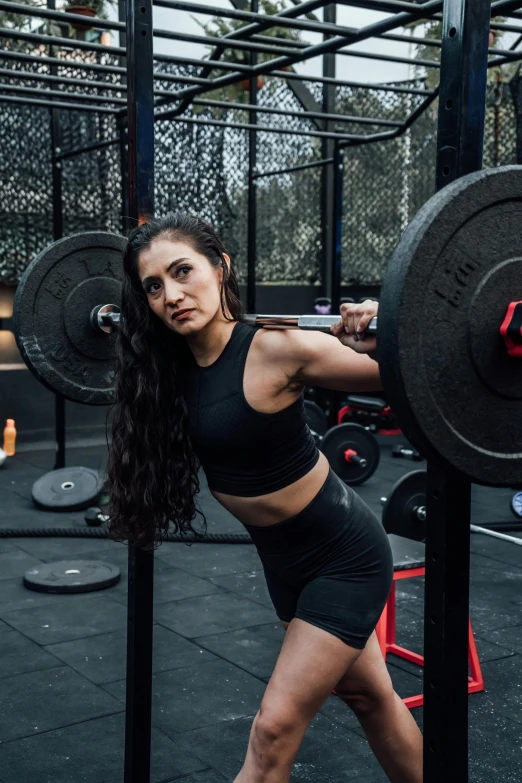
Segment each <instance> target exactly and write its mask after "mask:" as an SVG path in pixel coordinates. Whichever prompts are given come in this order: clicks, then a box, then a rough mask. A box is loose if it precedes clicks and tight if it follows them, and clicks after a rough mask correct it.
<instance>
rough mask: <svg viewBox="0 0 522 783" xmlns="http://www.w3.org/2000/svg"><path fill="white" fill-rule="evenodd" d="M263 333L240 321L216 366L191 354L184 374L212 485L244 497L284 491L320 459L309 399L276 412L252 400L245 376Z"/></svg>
mask: <svg viewBox="0 0 522 783" xmlns="http://www.w3.org/2000/svg"><path fill="white" fill-rule="evenodd" d="M258 328H259V327H258ZM257 330H258V329H257V328H256V327H252V326H247V325H246V324H243V323H241V322H239V321H238V322H237V323H236V325H235V326H234V329H233V331H232V335H231V337H230V340H229V341H228V343H227V344H226V346H225V348H224V349H223V351H222V353H221V354H220V356H219V357H218V358H217V359H216V361H215V362H214V363H213V364H211V365H209V366H208V367H199V365H198V364H197V362H196V360H195V359H194V357H193V356H192V354H191V353H190V352H189V353H190V357H189V361H188V363H187V366H186V367H185V368H184V369H183V371H182V373H181V375H182V384H183V392H184V397H185V400H186V403H187V408H188V413H189V420H190V434H191V438H192V443H193V446H194V450H195V452H196V454H197V456H198V458H199V460H200V462H201V465H202V467H203V470H204V471H205V474H206V477H207V481H208V485H209V487H210V489H211V490H213V491H215V492H222V493H225V494H228V495H237V496H240V497H256V496H257V495H266V494H268V493H269V492H276V491H277V490H279V489H283V487H287V486H289V485H290V484H292V483H293V482H295V481H297V480H298V479H300V478H301V477H302V476H304V475H305V474H306V473H308V472H309V471H310V470H311V469H312V468H313V467H314V465H315V464H316V463H317V461H318V459H319V451H318V449H317V446H316V445H315V441H314V438H313V436H312V434H311V432H310V429H309V427H308V425H307V422H306V415H305V409H304V400H303V395H301V397H299V399H298V400H296V401H295V402H294V403H292V404H291V405H289V406H288V407H287V408H284V409H283V410H281V411H277V412H276V413H261V412H260V411H256V410H254V408H252V407H251V406H250V405H249V404H248V402H247V401H246V398H245V395H244V392H243V375H244V370H245V363H246V358H247V355H248V350H249V348H250V344H251V342H252V339H253V337H254V335H255V333H256V332H257Z"/></svg>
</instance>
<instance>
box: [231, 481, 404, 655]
mask: <svg viewBox="0 0 522 783" xmlns="http://www.w3.org/2000/svg"><path fill="white" fill-rule="evenodd" d="M245 527H246V529H247V530H248V532H249V534H250V536H251V537H252V540H253V542H254V544H255V545H256V548H257V551H258V553H259V556H260V558H261V561H262V563H263V568H264V571H265V576H266V581H267V585H268V590H269V592H270V597H271V599H272V602H273V604H274V607H275V610H276V612H277V615H278V617H279V618H280V619H281V620H284V621H286V622H290V620H292V619H293V618H294V617H298V618H299V619H301V620H304V621H305V622H307V623H310V624H311V625H315V626H317V627H318V628H322V629H323V630H325V631H328V632H329V633H331V634H333V635H334V636H337V637H338V638H339V639H341V640H342V641H343V642H345V643H346V644H348V645H350V647H355V648H356V649H358V650H362V649H363V648H364V647H365V645H366V642H367V641H368V638H369V637H370V635H371V633H372V631H373V630H374V629H375V626H376V625H377V622H378V621H379V618H380V616H381V613H382V611H383V609H384V606H385V604H386V601H387V599H388V595H389V593H390V589H391V585H392V580H393V559H392V554H391V548H390V544H389V541H388V536H387V535H386V532H385V531H384V528H383V527H382V525H381V523H380V522H379V520H378V519H377V517H376V516H375V514H374V513H373V512H372V511H371V510H370V509H369V508H368V506H367V505H366V503H364V501H363V500H361V498H359V496H358V495H356V494H355V492H354V491H353V489H352V488H351V487H348V486H347V485H346V484H344V482H343V481H341V479H340V478H339V477H338V476H337V475H336V474H335V473H334V472H333V471H332V470H330V472H329V474H328V477H327V479H326V481H325V483H324V484H323V486H322V487H321V489H320V490H319V492H318V493H317V495H316V496H315V497H314V498H313V500H312V501H311V502H310V503H309V504H308V505H307V506H306V507H305V508H304V509H303V510H302V511H301V512H300V513H299V514H296V516H294V517H290V519H285V520H283V521H282V522H277V523H276V524H274V525H269V526H268V527H258V526H253V525H245Z"/></svg>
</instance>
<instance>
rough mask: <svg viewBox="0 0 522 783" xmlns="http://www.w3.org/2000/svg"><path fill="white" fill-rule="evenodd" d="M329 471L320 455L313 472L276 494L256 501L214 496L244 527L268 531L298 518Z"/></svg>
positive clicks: (255, 499)
mask: <svg viewBox="0 0 522 783" xmlns="http://www.w3.org/2000/svg"><path fill="white" fill-rule="evenodd" d="M329 470H330V466H329V463H328V460H327V459H326V457H325V456H324V454H322V453H321V454H320V455H319V460H318V461H317V463H316V464H315V465H314V467H313V468H312V470H310V471H309V472H308V473H307V474H306V475H304V476H302V477H301V478H300V479H298V480H297V481H294V483H293V484H290V485H289V486H288V487H283V489H279V490H277V492H270V493H269V494H268V495H260V496H259V497H254V498H243V497H238V496H236V495H226V494H223V493H221V492H212V495H213V496H214V497H215V498H216V500H217V501H218V503H220V504H221V505H222V506H223V507H224V508H226V510H227V511H229V512H230V513H231V514H232V515H233V516H235V517H236V519H239V521H240V522H242V523H243V524H244V525H257V526H258V527H268V526H269V525H274V524H275V523H276V522H282V521H283V520H284V519H288V518H289V517H293V516H295V515H296V514H299V512H300V511H302V510H303V508H305V507H306V506H307V505H308V504H309V503H310V501H311V500H313V499H314V497H315V496H316V495H317V493H318V492H319V490H320V489H321V487H322V486H323V484H324V482H325V481H326V477H327V476H328V471H329Z"/></svg>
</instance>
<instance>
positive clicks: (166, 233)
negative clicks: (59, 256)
mask: <svg viewBox="0 0 522 783" xmlns="http://www.w3.org/2000/svg"><path fill="white" fill-rule="evenodd" d="M155 239H168V240H171V241H173V242H174V241H177V242H186V243H187V244H188V245H190V246H191V247H192V248H193V249H194V250H195V251H196V252H197V253H200V254H201V255H203V256H205V257H206V258H207V259H208V261H209V263H210V264H211V265H212V266H213V267H214V268H216V269H217V268H219V267H221V268H222V269H223V282H222V285H221V310H222V313H223V315H224V316H225V318H226V319H227V320H230V321H236V320H239V319H240V318H241V314H242V307H241V302H240V299H239V287H238V283H237V279H236V275H235V273H234V271H233V269H229V267H228V265H227V263H226V261H225V259H224V257H223V254H224V253H225V248H224V246H223V244H222V242H221V240H220V239H219V237H218V236H217V234H216V232H215V231H214V229H213V228H212V226H211V225H209V223H207V222H206V221H205V220H203V219H202V218H199V217H195V216H193V215H190V214H187V213H186V212H176V213H171V214H168V215H166V216H165V217H163V218H160V219H158V220H152V221H150V222H148V223H144V224H143V225H141V226H139V227H137V228H135V229H134V230H133V231H132V232H131V234H130V235H129V237H128V244H127V248H126V251H125V253H124V257H123V291H122V316H123V318H122V324H121V328H120V329H119V335H118V339H117V364H116V400H115V403H114V406H113V421H112V443H111V445H110V448H109V463H108V469H107V475H108V484H109V487H108V488H109V496H110V502H109V519H110V521H109V524H108V530H109V535H110V537H111V538H112V539H114V540H115V541H130V542H132V543H133V544H134V545H135V546H138V547H142V548H144V549H151V548H154V547H155V544H156V543H157V542H160V541H161V539H162V538H163V537H164V536H165V535H166V534H167V532H168V530H169V525H170V524H172V526H173V531H174V532H181V533H183V534H187V536H188V539H189V540H194V539H197V538H199V537H201V536H202V535H204V532H205V531H206V520H205V517H204V515H203V514H202V513H201V512H200V511H199V510H198V509H197V508H196V503H195V495H197V493H198V492H199V480H198V469H199V461H198V459H197V457H196V455H195V453H194V451H193V448H192V444H191V441H190V436H189V429H188V417H187V407H186V404H185V400H184V398H183V396H182V393H181V387H180V382H179V374H180V372H182V371H183V363H184V360H185V358H186V357H187V355H188V353H187V352H188V351H189V348H188V345H187V343H186V341H185V339H184V338H183V337H182V336H180V335H177V334H175V333H174V332H173V331H172V330H170V329H169V328H168V327H167V326H165V324H164V323H163V322H162V321H161V320H160V319H159V318H158V317H157V316H155V315H154V313H153V312H152V310H151V309H150V307H149V305H148V302H147V295H146V293H145V291H144V290H143V287H142V285H141V282H140V278H139V275H138V260H139V256H140V253H141V252H142V251H143V250H145V249H147V248H149V247H150V245H151V243H152V242H153V241H154V240H155ZM198 513H199V514H201V516H202V519H203V525H202V531H201V530H197V529H196V528H195V527H193V524H192V523H193V520H194V519H195V517H196V515H197V514H198Z"/></svg>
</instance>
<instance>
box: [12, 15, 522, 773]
mask: <svg viewBox="0 0 522 783" xmlns="http://www.w3.org/2000/svg"><path fill="white" fill-rule="evenodd" d="M232 2H233V0H232ZM292 2H293V6H292V7H290V8H288V9H286V10H285V11H283V12H282V13H280V14H278V15H276V16H273V17H265V16H264V15H262V14H259V13H258V4H257V2H256V0H252V9H251V10H250V11H246V10H245V6H246V5H247V3H246V2H243V1H242V0H236V2H233V5H234V6H235V8H234V9H230V10H226V11H225V10H222V9H220V12H221V11H222V15H223V16H227V17H228V18H234V19H240V20H243V21H248V22H250V24H249V25H248V26H247V27H244V28H242V29H241V30H238V31H236V32H234V33H232V34H230V35H228V36H227V37H226V42H225V39H217V38H213V37H210V36H199V35H198V36H196V35H192V34H185V33H176V32H173V31H170V30H154V29H153V24H152V12H153V6H152V2H151V0H127V3H126V6H125V9H124V10H125V23H124V22H123V17H122V18H121V19H120V21H119V22H112V21H107V20H103V19H97V18H94V19H92V20H90V22H91V24H92V25H93V26H95V27H98V28H100V29H112V30H115V31H117V32H118V33H119V34H120V46H117V47H112V46H111V47H105V46H101V45H99V44H93V43H87V42H83V41H74V42H72V41H71V40H70V39H67V38H61V37H57V36H52V35H46V34H42V33H35V32H30V33H28V32H20V31H13V30H0V36H2V37H3V38H9V39H13V40H16V41H27V42H32V43H35V44H39V45H41V46H46V47H49V56H47V57H38V58H36V57H33V56H32V55H27V54H25V53H19V52H13V51H9V50H5V49H4V50H2V51H0V56H1V57H4V58H5V59H7V60H11V61H13V60H15V61H17V65H19V66H21V65H22V64H23V63H24V62H29V61H30V62H38V63H39V64H42V65H48V66H49V68H50V72H49V74H33V73H31V74H30V73H28V72H24V71H19V70H16V71H11V70H9V72H8V73H6V70H8V69H5V70H2V72H1V73H0V76H2V78H3V79H4V80H5V79H7V78H10V79H13V78H15V79H16V78H17V79H21V78H23V79H32V80H33V79H34V80H35V81H40V82H43V83H44V84H48V85H50V87H49V89H47V90H46V92H47V96H45V97H43V96H42V91H41V90H37V91H36V92H38V95H39V97H35V95H36V92H35V91H34V88H28V87H22V86H20V85H16V84H15V85H12V84H8V83H7V82H5V81H4V82H3V83H2V85H1V89H2V92H1V93H0V100H1V101H4V102H9V103H19V104H25V105H27V104H28V105H35V106H44V107H48V108H50V109H51V111H52V129H53V153H52V154H53V164H54V165H53V195H54V206H55V216H54V217H55V219H54V233H55V238H58V237H59V236H61V230H62V223H61V203H60V204H58V202H59V201H60V188H61V182H60V170H61V169H60V164H61V160H63V159H64V158H65V157H70V156H72V155H74V154H77V153H78V152H81V151H85V149H86V148H83V150H74V151H71V152H67V153H66V154H64V153H63V152H62V150H61V147H60V143H59V141H60V122H59V114H60V111H61V110H64V109H68V110H80V111H96V112H103V113H110V114H114V115H115V116H116V117H117V119H118V122H119V128H120V135H119V136H118V138H113V139H107V140H104V141H103V142H99V143H98V144H96V145H90V146H89V149H95V148H100V147H101V145H105V146H106V145H109V144H116V143H119V144H120V145H122V146H124V145H125V139H124V138H123V131H124V130H126V133H127V139H126V143H127V145H128V167H127V170H126V173H127V176H128V194H127V196H128V206H127V209H126V214H128V215H130V217H131V218H132V219H133V220H137V221H139V222H141V221H144V220H147V219H148V218H150V217H151V216H152V215H153V213H154V187H153V184H154V123H155V121H157V120H158V119H172V120H179V121H183V122H191V123H193V124H205V125H215V126H221V125H223V124H224V125H225V126H228V127H240V128H242V129H244V130H248V131H249V136H250V151H249V154H250V157H249V162H250V166H249V179H248V181H249V202H248V203H249V221H248V223H249V242H248V245H249V266H248V286H247V292H248V295H247V307H248V309H249V310H250V311H253V310H255V189H254V185H255V181H256V180H257V179H258V178H259V177H261V176H267V175H268V173H274V172H268V173H260V172H258V171H256V156H255V134H256V133H258V132H260V131H267V132H273V133H281V132H282V131H281V129H278V128H271V127H270V126H262V125H260V124H258V122H257V116H258V114H259V113H263V114H274V115H277V114H279V115H286V116H290V115H291V112H289V111H288V110H284V109H275V110H271V111H270V112H267V111H266V107H262V106H260V105H258V103H257V88H256V84H257V77H258V76H260V75H267V76H269V77H275V78H280V79H285V80H286V81H287V82H288V83H289V84H293V85H294V87H295V85H297V84H299V83H300V82H301V83H302V82H317V83H319V84H322V85H323V102H322V106H321V108H320V110H319V111H316V110H314V109H310V108H306V105H305V106H304V110H303V112H299V115H300V116H302V117H303V118H304V119H309V120H311V121H312V122H314V124H315V125H316V128H317V130H316V129H315V128H314V129H312V130H311V131H307V132H305V135H309V136H316V137H318V138H320V139H321V140H322V144H323V157H322V159H321V160H320V161H314V162H313V163H309V164H303V165H302V166H297V167H292V169H283V170H281V171H282V172H284V171H290V170H297V169H301V168H305V167H306V168H308V167H312V166H322V167H323V172H324V175H323V225H324V226H326V227H327V228H328V226H329V229H328V230H326V231H325V232H324V234H323V236H324V238H325V257H326V263H325V265H324V270H325V272H327V271H329V273H330V280H329V281H327V287H328V289H329V291H330V292H331V294H332V299H333V305H334V307H335V306H337V305H338V303H339V298H340V260H341V257H340V249H341V243H340V240H341V214H342V212H341V205H342V174H343V167H342V154H343V150H344V149H346V148H347V147H349V146H355V145H360V144H368V143H372V142H374V141H378V140H379V141H380V140H383V139H392V138H396V137H397V136H399V135H401V134H403V133H405V132H406V131H407V130H408V128H409V127H411V125H412V124H413V123H414V122H415V120H416V119H417V118H418V117H419V116H420V114H421V113H422V111H424V110H425V109H426V108H427V107H428V106H429V105H430V104H431V103H432V102H433V100H435V98H436V97H437V95H438V93H439V89H437V90H432V91H430V90H422V89H417V88H413V87H411V86H403V85H378V87H379V89H383V90H388V91H392V92H407V93H410V94H417V95H421V96H422V97H423V99H424V100H423V101H422V103H421V104H420V106H419V107H418V108H417V109H416V110H415V111H413V112H412V113H411V115H410V116H409V117H407V118H406V119H405V120H404V121H402V122H400V123H398V124H397V125H396V126H395V127H392V128H390V122H389V120H386V119H385V118H382V119H380V118H363V117H347V116H341V115H336V113H335V107H334V101H333V96H334V90H335V88H336V87H340V86H345V85H349V86H354V85H356V86H357V87H360V88H362V89H364V88H366V89H375V87H376V85H374V84H371V85H366V84H360V83H357V82H348V81H345V80H342V79H337V78H336V76H335V62H334V57H333V55H334V54H336V53H337V54H341V55H342V56H358V57H373V58H375V59H381V58H382V57H383V56H382V55H375V54H374V53H371V52H360V51H357V52H354V51H350V49H349V47H350V46H351V45H353V44H354V43H359V42H361V41H364V40H368V39H369V38H372V37H376V38H388V39H390V40H395V41H403V40H404V39H405V38H406V37H405V36H403V35H401V34H399V33H395V32H394V31H395V30H397V29H398V28H401V27H403V26H404V25H406V24H408V23H410V22H412V21H414V20H417V19H434V18H435V19H440V18H442V16H441V11H442V9H443V5H444V16H443V36H442V40H441V41H436V40H429V39H428V41H426V40H424V39H420V40H422V42H423V43H424V44H426V45H430V46H434V47H441V48H442V61H441V63H440V65H439V64H437V63H431V62H430V61H428V62H427V63H425V65H426V67H433V68H437V69H440V71H441V85H440V96H441V100H440V108H439V128H438V155H437V186H438V187H439V188H440V187H442V186H443V185H444V184H446V182H450V181H452V180H453V179H455V178H457V177H459V176H462V175H463V174H465V173H468V172H470V171H474V170H477V168H480V166H481V153H482V141H483V120H484V90H485V74H486V69H487V67H493V66H495V65H500V64H502V63H504V62H509V61H512V60H518V59H522V52H520V51H517V50H516V49H515V50H508V51H501V52H499V51H497V50H490V51H489V54H491V55H494V56H492V57H491V59H490V60H489V62H488V60H487V56H488V50H487V43H486V42H487V36H488V31H489V29H490V28H492V29H502V30H509V31H511V32H520V33H521V34H522V27H520V26H519V25H516V24H515V25H511V24H504V23H491V22H490V16H498V15H503V16H509V15H510V14H512V12H514V11H516V10H517V9H519V8H520V7H522V0H497V2H494V3H493V4H491V3H490V0H473V7H472V1H471V0H446V2H445V4H443V0H428V2H424V3H422V4H416V3H412V2H403V1H402V0H347V1H346V2H343V3H342V4H343V5H348V6H352V7H362V8H367V9H371V10H378V11H382V12H386V13H388V14H390V15H389V16H387V17H386V18H385V19H383V20H381V21H379V22H376V23H373V24H370V25H367V26H365V27H363V28H361V29H358V30H357V29H353V28H345V27H341V26H340V25H337V24H336V23H335V6H336V4H335V3H328V2H327V0H306V1H305V2H301V3H299V2H298V0H292ZM48 4H49V7H48V9H32V8H30V7H27V6H18V5H17V4H15V3H10V2H6V0H0V10H6V9H8V10H10V11H16V10H19V11H20V13H23V14H25V15H33V16H35V17H40V18H42V19H49V20H53V21H61V22H68V21H69V22H70V21H78V19H80V20H81V19H82V17H79V18H78V17H77V16H76V15H74V14H65V13H62V12H58V11H56V9H55V0H48ZM155 5H156V6H161V7H165V8H169V9H171V10H176V11H195V12H198V13H209V14H210V13H211V14H212V15H216V13H217V9H215V8H213V7H208V6H203V5H200V4H197V3H194V2H188V1H187V0H179V2H178V0H157V2H156V3H155ZM318 9H324V12H325V19H326V21H325V22H319V21H317V22H316V21H314V20H310V19H309V18H307V19H301V18H299V17H302V16H303V15H304V14H307V15H308V14H311V13H313V12H314V11H316V10H318ZM514 18H515V19H520V15H518V16H517V15H514ZM274 25H280V26H286V27H288V28H289V29H294V30H301V31H306V30H308V31H309V32H315V33H317V32H319V33H321V34H322V35H323V37H324V40H323V41H322V42H321V43H318V44H315V45H304V46H302V45H301V44H298V45H292V43H289V42H288V41H286V40H284V39H274V38H270V37H267V36H264V35H263V32H266V30H267V29H268V28H269V27H271V26H274ZM154 36H156V37H157V38H165V39H171V40H180V41H189V42H193V43H200V44H201V43H204V44H207V45H212V46H214V47H215V50H214V53H213V55H212V57H211V63H212V64H211V65H210V64H209V61H208V60H198V59H188V58H184V57H178V56H176V55H158V54H154V52H153V39H154ZM407 40H408V41H410V40H412V39H411V38H409V37H408V38H407ZM123 44H125V45H123ZM71 45H73V46H74V48H77V49H84V50H86V51H89V52H93V53H102V52H103V53H109V54H112V55H115V56H117V57H118V58H120V65H119V66H107V65H102V64H100V63H80V62H78V61H76V60H74V61H71V62H70V64H71V65H73V66H74V67H75V68H82V69H88V70H91V71H95V72H98V73H100V74H102V73H112V74H114V75H118V76H119V77H120V83H119V84H118V85H110V86H108V85H107V84H106V83H105V82H101V81H100V83H99V84H98V82H92V80H91V81H89V82H88V81H86V80H79V79H78V80H72V79H68V78H65V77H61V76H59V75H58V73H57V69H58V67H59V66H64V65H67V64H68V62H67V60H64V59H62V58H59V57H56V56H55V52H56V50H58V49H60V48H64V47H71ZM225 45H226V48H227V49H233V50H236V51H243V52H247V53H248V54H249V57H250V61H249V64H248V65H247V64H244V63H241V64H235V63H226V62H222V61H220V60H219V57H220V56H221V55H222V53H223V52H224V51H225ZM260 53H263V54H269V55H273V58H272V59H271V60H269V61H267V62H258V55H259V54H260ZM317 56H323V58H324V67H323V76H322V77H309V76H304V75H300V74H295V73H292V72H291V71H287V70H284V69H286V68H287V67H291V66H293V65H294V64H296V63H299V62H303V61H306V60H308V59H310V58H312V57H317ZM384 58H385V59H386V60H388V61H390V62H402V63H404V62H409V60H408V59H407V58H397V57H392V56H384ZM155 61H156V62H158V63H161V62H165V63H181V64H186V65H187V64H188V65H192V66H197V67H199V68H201V71H200V73H199V75H198V76H192V75H183V74H177V75H175V76H174V75H170V76H168V75H167V74H164V73H160V72H158V71H157V70H156V71H155V70H154V62H155ZM413 62H414V63H415V64H417V65H418V64H419V61H418V60H415V61H413ZM138 64H139V66H138ZM421 64H422V61H421ZM214 71H220V72H223V74H222V75H220V76H215V77H213V78H212V73H213V72H214ZM470 75H473V77H474V78H473V79H471V78H470ZM245 77H246V78H248V79H249V80H250V91H249V103H248V104H239V105H238V106H237V108H239V107H240V108H241V109H242V110H244V111H248V113H249V121H248V123H239V122H238V123H227V122H226V121H223V120H208V119H202V120H199V119H197V118H193V117H190V118H187V117H185V116H184V112H185V111H186V109H187V108H188V107H189V106H190V105H203V106H215V107H216V108H218V107H220V106H221V105H222V104H223V102H220V101H210V100H208V99H204V98H202V97H201V96H203V95H204V94H205V93H207V92H209V91H211V90H214V89H216V88H217V87H225V86H228V85H232V84H235V83H237V82H239V81H241V80H243V79H245ZM124 80H126V81H124ZM155 80H161V81H164V82H165V81H171V82H175V83H176V84H177V85H182V86H181V87H179V86H178V87H177V88H176V89H173V90H172V91H170V90H165V89H162V90H158V91H156V93H155V92H154V81H155ZM73 82H75V84H74V85H73V86H78V87H79V88H82V87H91V86H96V87H99V88H100V89H104V90H106V91H107V92H117V93H118V94H117V95H112V96H111V95H104V96H100V95H96V96H93V95H89V94H87V93H82V92H78V93H74V94H72V95H70V94H67V93H65V92H63V93H62V94H60V92H61V91H60V90H54V89H52V88H53V87H54V86H57V87H62V88H63V87H65V88H67V87H69V86H72V83H73ZM125 93H126V105H127V109H126V110H125V109H124V108H122V107H123V106H124V105H125V97H124V96H125ZM297 94H298V93H297ZM155 95H156V98H157V99H156V100H154V97H155ZM31 96H33V97H31ZM101 101H103V104H101ZM301 102H302V103H303V92H301ZM448 102H450V105H448ZM228 105H230V104H228ZM450 109H451V111H449V110H450ZM294 113H295V112H294ZM477 117H478V119H477ZM347 124H350V125H351V124H355V125H357V124H360V125H365V124H371V125H373V126H375V127H376V128H378V127H387V128H390V129H388V130H384V131H376V132H374V133H371V134H363V133H360V132H359V133H348V132H347V131H346V130H345V128H344V127H341V128H339V125H342V126H345V125H347ZM464 141H465V142H466V143H465V144H464ZM329 207H333V220H329V219H328V209H329ZM58 466H59V465H57V467H58ZM428 470H429V492H428V501H427V503H428V526H429V537H428V544H427V551H426V612H425V639H426V650H425V668H424V693H425V707H426V709H425V733H424V737H425V781H426V783H435V782H437V783H439V781H440V780H445V781H448V783H457V781H458V782H459V783H465V781H467V779H468V773H467V699H468V694H467V627H468V625H467V615H468V604H469V522H470V484H469V482H466V481H462V480H456V479H454V478H453V477H451V476H450V475H448V474H445V473H443V472H441V471H439V470H437V471H436V470H435V469H434V468H433V467H432V466H428ZM435 501H436V502H435ZM152 598H153V555H152V554H151V553H150V552H144V551H143V550H136V549H135V548H134V547H132V546H131V547H129V602H128V646H127V706H126V742H125V783H138V781H139V783H148V781H149V780H150V740H151V692H152V617H153V602H152Z"/></svg>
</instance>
